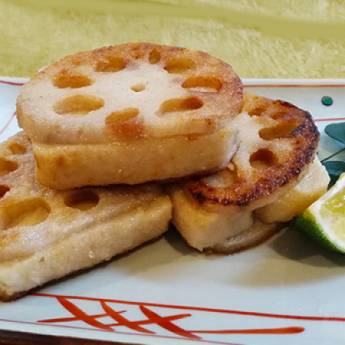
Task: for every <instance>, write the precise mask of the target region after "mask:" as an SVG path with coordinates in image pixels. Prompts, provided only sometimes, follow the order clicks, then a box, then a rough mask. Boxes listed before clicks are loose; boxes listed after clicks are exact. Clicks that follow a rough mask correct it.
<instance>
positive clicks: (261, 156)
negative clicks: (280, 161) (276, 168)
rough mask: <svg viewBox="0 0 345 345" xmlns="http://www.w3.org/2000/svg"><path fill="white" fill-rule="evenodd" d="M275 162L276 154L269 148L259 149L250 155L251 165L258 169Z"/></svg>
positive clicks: (268, 166) (265, 167)
mask: <svg viewBox="0 0 345 345" xmlns="http://www.w3.org/2000/svg"><path fill="white" fill-rule="evenodd" d="M276 162H277V159H276V156H275V155H274V153H273V152H272V151H271V150H269V149H260V150H258V151H256V152H254V153H253V154H252V155H251V156H250V164H251V166H252V167H253V168H255V169H258V170H262V169H267V168H270V167H271V166H273V165H275V164H276Z"/></svg>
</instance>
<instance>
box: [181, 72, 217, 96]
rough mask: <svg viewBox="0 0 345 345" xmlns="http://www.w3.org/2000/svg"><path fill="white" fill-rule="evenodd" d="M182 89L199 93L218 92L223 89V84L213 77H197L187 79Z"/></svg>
mask: <svg viewBox="0 0 345 345" xmlns="http://www.w3.org/2000/svg"><path fill="white" fill-rule="evenodd" d="M182 87H183V88H185V89H190V90H191V91H197V92H217V91H219V90H220V88H221V87H222V82H221V81H220V80H219V79H218V78H216V77H213V76H195V77H190V78H188V79H186V80H185V81H184V82H183V84H182Z"/></svg>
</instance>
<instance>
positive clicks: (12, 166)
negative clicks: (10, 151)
mask: <svg viewBox="0 0 345 345" xmlns="http://www.w3.org/2000/svg"><path fill="white" fill-rule="evenodd" d="M17 169H18V163H17V162H14V161H10V160H8V159H6V158H1V157H0V176H4V175H7V174H9V173H10V172H12V171H15V170H17Z"/></svg>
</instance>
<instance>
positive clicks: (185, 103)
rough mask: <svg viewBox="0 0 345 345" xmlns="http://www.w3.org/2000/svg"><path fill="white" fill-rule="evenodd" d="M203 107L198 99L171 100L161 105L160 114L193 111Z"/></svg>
mask: <svg viewBox="0 0 345 345" xmlns="http://www.w3.org/2000/svg"><path fill="white" fill-rule="evenodd" d="M203 105H204V103H203V101H202V100H201V99H200V98H198V97H187V98H172V99H169V100H167V101H164V102H163V103H162V104H161V106H160V113H161V114H165V113H171V112H175V111H179V112H180V111H188V110H195V109H199V108H201V107H202V106H203Z"/></svg>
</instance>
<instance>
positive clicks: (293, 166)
mask: <svg viewBox="0 0 345 345" xmlns="http://www.w3.org/2000/svg"><path fill="white" fill-rule="evenodd" d="M234 126H235V127H237V128H238V131H239V140H240V142H239V148H238V150H237V152H236V153H235V155H234V156H233V158H232V160H231V162H230V163H229V164H228V166H227V168H226V169H223V170H221V171H219V172H217V173H215V174H212V175H209V176H207V177H199V178H192V179H190V180H188V181H186V182H184V183H181V184H178V185H175V186H174V187H172V188H171V189H170V194H171V197H172V201H173V208H174V211H173V223H174V224H175V226H176V228H177V229H178V231H179V232H180V233H181V234H182V236H183V237H184V238H185V240H186V241H187V243H188V244H189V245H190V246H192V247H193V248H196V249H198V250H199V251H208V252H209V251H212V252H216V253H227V254H231V253H234V252H236V251H240V250H243V249H246V248H249V247H252V246H254V245H257V244H260V243H262V242H263V241H264V240H266V239H268V238H269V237H271V236H272V235H273V234H274V233H276V232H277V231H278V230H279V229H281V228H282V227H283V225H284V224H286V222H288V221H289V220H291V219H292V218H293V217H294V216H296V215H297V214H298V213H299V212H303V210H304V209H305V208H306V207H308V206H309V204H311V203H312V202H313V201H314V200H315V198H317V197H318V196H320V194H322V193H323V192H324V191H325V190H326V189H327V185H328V181H329V178H328V176H327V173H326V171H325V169H324V167H323V166H322V165H321V164H320V162H319V161H318V160H317V157H315V154H316V149H317V144H318V141H319V133H318V131H317V128H316V126H315V125H314V123H313V121H312V118H311V116H310V114H309V113H307V112H306V111H303V110H301V109H299V108H297V107H295V106H293V105H292V104H289V103H286V102H282V101H279V100H270V99H267V98H263V97H259V96H254V95H249V94H248V95H245V98H244V104H243V109H242V113H241V114H240V115H238V117H237V118H236V120H235V124H234ZM314 180H317V183H311V181H314ZM291 201H293V202H291ZM282 206H283V208H284V209H283V210H280V207H282ZM278 209H279V212H278Z"/></svg>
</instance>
